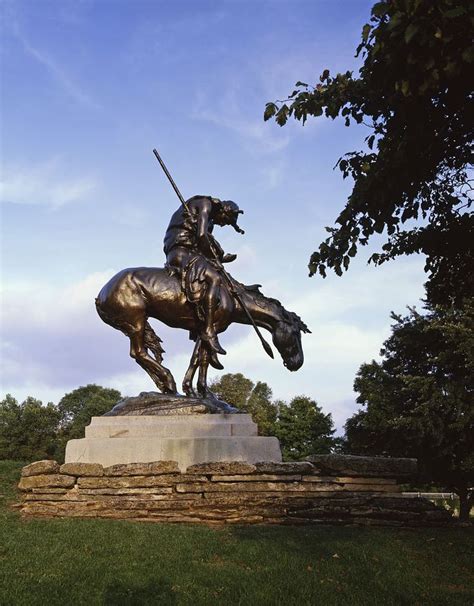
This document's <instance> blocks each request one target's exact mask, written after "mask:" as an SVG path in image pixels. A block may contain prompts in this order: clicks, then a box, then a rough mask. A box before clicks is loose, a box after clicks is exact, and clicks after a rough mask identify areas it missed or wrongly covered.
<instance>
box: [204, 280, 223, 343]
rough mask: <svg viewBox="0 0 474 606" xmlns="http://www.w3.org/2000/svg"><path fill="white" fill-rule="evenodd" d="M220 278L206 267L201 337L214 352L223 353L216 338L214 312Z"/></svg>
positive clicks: (216, 305) (217, 301) (216, 304)
mask: <svg viewBox="0 0 474 606" xmlns="http://www.w3.org/2000/svg"><path fill="white" fill-rule="evenodd" d="M220 285H221V278H220V276H219V274H218V273H217V271H215V270H214V269H208V270H207V271H206V294H205V296H204V298H203V301H202V303H203V307H204V314H205V317H206V323H205V328H204V333H203V335H202V338H203V339H204V340H205V341H207V342H208V343H209V346H210V348H211V349H212V350H213V351H215V352H216V353H220V354H225V353H226V352H225V350H224V349H223V348H222V347H221V345H220V343H219V340H218V338H217V333H216V327H215V314H216V310H217V307H218V306H219V292H220Z"/></svg>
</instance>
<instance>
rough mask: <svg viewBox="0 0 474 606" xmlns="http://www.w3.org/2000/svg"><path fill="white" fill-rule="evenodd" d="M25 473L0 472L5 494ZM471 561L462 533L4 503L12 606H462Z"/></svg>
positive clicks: (4, 582) (2, 591)
mask: <svg viewBox="0 0 474 606" xmlns="http://www.w3.org/2000/svg"><path fill="white" fill-rule="evenodd" d="M20 468H21V464H14V463H12V462H10V461H0V495H2V494H7V495H10V494H11V492H12V489H13V488H14V486H15V485H16V484H17V483H18V480H19V475H20ZM14 471H16V474H15V476H16V477H14V475H13V472H14ZM434 539H436V540H434ZM164 554H165V556H164ZM336 556H337V557H336ZM472 560H473V541H472V536H470V533H469V532H466V530H465V529H459V528H458V529H456V528H454V529H453V528H451V529H444V528H442V529H436V530H433V529H426V528H418V529H410V530H403V529H400V528H395V529H391V528H354V527H352V528H351V527H337V526H333V527H330V526H316V527H315V526H305V527H275V526H267V527H265V526H247V527H244V526H234V525H227V526H225V527H221V528H213V527H206V526H199V525H189V524H140V523H136V522H127V521H123V520H120V521H116V520H94V519H87V520H77V519H42V520H29V521H28V523H25V521H24V520H22V519H21V518H20V517H19V515H18V513H17V512H15V511H13V510H11V509H8V508H7V507H5V506H4V505H3V502H2V499H1V496H0V562H1V565H0V604H8V606H20V605H22V606H23V605H25V604H28V606H43V605H44V604H48V606H62V605H63V604H77V605H82V604H103V605H104V606H107V605H109V606H111V605H113V606H125V605H128V606H131V605H132V604H140V605H143V606H146V605H152V604H153V605H156V604H166V605H173V604H176V605H180V606H185V605H193V606H199V605H203V606H204V605H207V604H212V603H217V604H219V603H220V604H227V605H229V606H233V605H234V604H235V605H237V604H262V605H264V604H288V605H290V604H302V605H303V604H324V605H325V606H343V605H347V604H351V605H352V604H353V605H354V606H362V605H363V606H375V605H379V604H384V605H386V606H399V605H400V604H423V605H424V606H425V605H426V606H430V605H432V606H434V605H435V604H436V605H439V604H446V605H448V604H452V605H454V604H459V605H461V604H471V603H472V602H473V600H474V592H473V589H472V587H473V584H472V572H471V569H472V566H471V564H472Z"/></svg>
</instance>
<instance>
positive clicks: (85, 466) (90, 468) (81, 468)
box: [59, 463, 104, 476]
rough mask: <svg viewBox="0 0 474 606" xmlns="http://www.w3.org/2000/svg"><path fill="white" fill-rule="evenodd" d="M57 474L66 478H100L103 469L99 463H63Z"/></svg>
mask: <svg viewBox="0 0 474 606" xmlns="http://www.w3.org/2000/svg"><path fill="white" fill-rule="evenodd" d="M59 473H63V474H64V475H68V476H102V475H104V468H103V467H102V465H100V464H99V463H64V465H61V467H60V468H59Z"/></svg>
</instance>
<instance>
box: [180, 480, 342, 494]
mask: <svg viewBox="0 0 474 606" xmlns="http://www.w3.org/2000/svg"><path fill="white" fill-rule="evenodd" d="M320 486H321V487H322V488H321V489H324V486H325V485H319V486H318V490H320ZM327 486H328V489H329V490H335V489H339V490H342V489H343V488H342V487H341V486H339V485H337V484H336V485H334V486H333V485H327ZM314 490H315V489H314V487H313V486H311V485H310V484H303V483H301V482H258V481H257V482H209V483H208V484H205V483H202V484H199V483H192V482H188V483H182V484H176V491H177V492H202V491H204V492H240V491H241V492H260V491H264V492H273V491H278V492H306V491H310V492H311V491H314Z"/></svg>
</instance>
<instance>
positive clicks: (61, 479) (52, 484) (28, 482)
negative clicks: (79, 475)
mask: <svg viewBox="0 0 474 606" xmlns="http://www.w3.org/2000/svg"><path fill="white" fill-rule="evenodd" d="M75 483H76V479H75V478H74V477H72V476H63V475H60V474H50V475H49V474H44V475H40V476H27V477H23V478H21V480H20V483H19V484H18V488H19V489H20V490H31V489H32V488H41V487H48V488H70V487H72V486H74V484H75Z"/></svg>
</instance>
